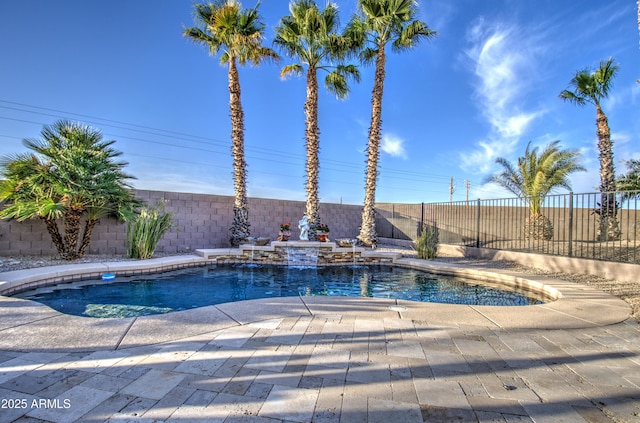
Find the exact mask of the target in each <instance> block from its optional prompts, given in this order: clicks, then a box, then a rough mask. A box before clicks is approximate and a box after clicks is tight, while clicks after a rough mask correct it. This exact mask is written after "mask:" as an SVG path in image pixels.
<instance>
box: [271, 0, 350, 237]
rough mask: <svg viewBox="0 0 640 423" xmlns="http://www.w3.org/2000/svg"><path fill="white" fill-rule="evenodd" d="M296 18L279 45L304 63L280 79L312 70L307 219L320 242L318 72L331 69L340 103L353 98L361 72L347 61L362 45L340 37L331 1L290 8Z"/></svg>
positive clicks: (331, 85)
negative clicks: (322, 5) (321, 6)
mask: <svg viewBox="0 0 640 423" xmlns="http://www.w3.org/2000/svg"><path fill="white" fill-rule="evenodd" d="M289 12H290V15H287V16H285V17H283V18H282V19H281V20H280V23H279V24H278V26H277V27H276V37H275V39H274V44H275V45H276V46H278V47H280V48H281V49H282V50H283V51H284V52H285V53H286V54H287V56H289V57H290V58H292V59H296V60H298V61H299V62H298V63H294V64H290V65H287V66H285V67H284V68H283V69H282V72H281V73H280V75H281V76H282V77H283V78H284V77H286V76H289V75H302V74H303V73H304V71H305V68H306V79H307V99H306V101H305V104H304V112H305V117H306V130H305V139H306V147H307V160H306V174H307V181H306V185H305V189H306V192H307V205H306V213H305V214H306V215H307V217H308V218H309V239H310V240H311V241H315V240H316V227H317V226H318V224H319V223H320V198H319V196H318V191H319V186H318V177H319V171H320V161H319V158H318V154H319V149H320V129H319V127H318V71H326V72H327V75H326V77H325V80H324V85H325V87H326V89H327V90H328V91H329V92H330V93H332V94H334V95H335V96H336V97H338V98H340V99H344V98H346V97H347V95H348V94H349V85H348V82H349V80H354V81H356V82H358V81H359V80H360V73H359V71H358V68H357V67H356V66H354V65H352V64H345V59H346V58H347V56H348V55H349V54H350V53H353V52H354V51H355V49H357V45H355V44H354V43H353V41H352V40H351V39H349V38H348V37H346V36H345V35H344V34H339V33H338V25H339V19H338V6H337V5H335V4H333V3H327V5H326V6H325V8H324V9H323V10H320V9H319V8H318V6H317V5H316V3H315V2H314V1H313V0H296V1H293V2H292V3H291V4H290V5H289Z"/></svg>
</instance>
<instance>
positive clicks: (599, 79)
mask: <svg viewBox="0 0 640 423" xmlns="http://www.w3.org/2000/svg"><path fill="white" fill-rule="evenodd" d="M617 71H618V65H615V64H614V63H613V58H609V59H608V60H603V61H601V62H600V66H599V67H598V68H597V69H595V70H591V69H588V68H587V69H582V70H579V71H578V72H576V75H575V76H574V77H573V79H572V80H571V82H570V84H569V85H570V88H571V90H568V89H567V90H564V91H562V92H561V93H560V98H561V99H563V100H565V101H569V102H571V103H574V104H577V105H578V106H584V105H585V104H587V103H591V104H593V105H594V106H595V107H596V126H597V135H598V151H599V158H600V187H599V189H600V207H599V209H598V210H596V213H597V214H598V215H599V216H600V225H599V227H598V239H599V240H600V241H607V240H618V239H620V236H621V231H620V223H619V222H618V219H617V214H618V206H617V204H616V200H615V191H616V179H615V170H614V168H613V142H612V140H611V130H610V129H609V122H608V120H607V116H606V115H605V114H604V112H603V111H602V107H601V101H602V99H604V98H607V97H608V96H609V90H610V89H611V85H612V84H613V78H614V77H615V75H616V72H617Z"/></svg>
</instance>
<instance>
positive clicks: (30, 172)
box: [0, 120, 140, 260]
mask: <svg viewBox="0 0 640 423" xmlns="http://www.w3.org/2000/svg"><path fill="white" fill-rule="evenodd" d="M41 136H42V138H41V139H25V140H24V141H23V144H24V145H25V146H26V147H27V148H28V149H30V150H32V152H31V153H23V154H16V155H12V156H6V157H4V158H3V159H2V160H1V161H0V166H1V176H0V179H2V181H0V201H2V205H3V207H2V210H1V211H0V218H3V219H16V220H17V221H19V222H22V221H25V220H28V219H41V220H42V221H44V223H45V225H46V228H47V231H48V233H49V235H50V236H51V240H52V241H53V244H54V246H55V247H56V249H57V251H58V253H59V255H60V256H61V257H62V258H63V259H66V260H73V259H77V258H81V257H82V256H84V254H85V253H86V251H87V248H88V246H89V243H90V241H91V235H92V233H93V229H94V227H95V225H96V224H97V223H98V220H99V219H100V218H101V217H103V216H107V215H113V216H116V217H118V218H120V219H122V220H127V219H129V218H131V216H133V212H134V209H135V208H136V207H137V206H139V205H140V202H139V201H138V200H136V199H135V197H134V196H133V194H132V193H131V191H130V188H131V187H130V186H129V184H128V183H127V180H128V179H131V178H132V176H130V175H127V174H126V173H124V167H125V166H126V165H127V163H126V162H122V161H118V160H116V159H117V157H118V156H120V155H121V154H122V153H120V152H119V151H116V150H114V149H113V148H111V145H112V144H113V143H114V142H115V141H103V140H102V134H101V133H100V131H98V130H96V129H93V128H91V127H89V126H85V125H82V124H80V123H73V122H69V121H66V120H60V121H57V122H55V123H54V124H52V125H46V126H45V127H44V128H43V129H42V132H41Z"/></svg>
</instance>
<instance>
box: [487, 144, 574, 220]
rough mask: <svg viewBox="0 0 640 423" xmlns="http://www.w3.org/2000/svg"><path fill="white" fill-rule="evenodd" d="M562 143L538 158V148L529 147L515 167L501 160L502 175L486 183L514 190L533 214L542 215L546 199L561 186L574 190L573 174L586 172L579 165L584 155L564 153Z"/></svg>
mask: <svg viewBox="0 0 640 423" xmlns="http://www.w3.org/2000/svg"><path fill="white" fill-rule="evenodd" d="M559 143H560V141H554V142H552V143H551V144H549V145H548V146H547V147H546V148H545V149H544V150H543V151H542V152H541V153H540V155H538V148H537V147H535V148H533V149H531V142H529V143H528V144H527V148H526V150H525V153H524V157H519V158H518V164H517V166H514V165H513V164H512V163H510V162H509V161H508V160H506V159H505V158H502V157H499V158H497V159H496V163H497V164H499V165H500V166H502V168H503V170H502V172H501V173H499V174H497V175H493V176H489V177H488V178H487V179H485V183H495V184H498V185H500V186H502V187H503V188H505V189H507V190H509V191H511V192H512V193H513V194H515V195H516V196H518V197H519V198H522V199H523V200H524V201H526V202H527V204H529V209H530V211H531V214H532V215H536V214H539V213H540V206H541V204H542V201H543V200H544V197H545V196H546V195H547V194H549V193H550V192H551V191H553V190H554V189H555V188H557V187H563V188H566V189H567V190H571V183H570V181H569V175H571V174H572V173H574V172H579V171H585V170H586V169H585V168H584V167H583V166H581V165H580V164H579V163H578V159H579V157H580V152H579V151H577V150H561V149H560V148H559Z"/></svg>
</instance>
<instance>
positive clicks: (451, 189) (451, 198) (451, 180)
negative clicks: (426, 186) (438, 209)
mask: <svg viewBox="0 0 640 423" xmlns="http://www.w3.org/2000/svg"><path fill="white" fill-rule="evenodd" d="M455 191H456V187H455V185H453V177H452V178H451V179H450V180H449V202H450V203H453V193H454V192H455Z"/></svg>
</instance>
